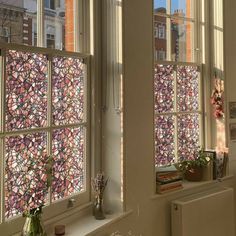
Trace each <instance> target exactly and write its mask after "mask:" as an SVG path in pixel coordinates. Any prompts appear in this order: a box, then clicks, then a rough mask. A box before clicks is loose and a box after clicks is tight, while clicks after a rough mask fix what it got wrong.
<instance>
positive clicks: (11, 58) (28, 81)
mask: <svg viewBox="0 0 236 236" xmlns="http://www.w3.org/2000/svg"><path fill="white" fill-rule="evenodd" d="M46 93H47V57H46V56H45V55H43V54H38V53H29V52H19V51H14V50H9V51H8V52H7V55H6V130H8V131H12V130H19V129H28V128H35V127H44V126H45V125H46V122H47V99H46Z"/></svg>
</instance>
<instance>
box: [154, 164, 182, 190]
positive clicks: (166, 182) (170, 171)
mask: <svg viewBox="0 0 236 236" xmlns="http://www.w3.org/2000/svg"><path fill="white" fill-rule="evenodd" d="M182 183H183V177H182V173H181V172H179V171H178V170H177V169H176V168H175V167H174V166H170V167H161V168H160V167H159V168H157V171H156V187H157V193H167V192H170V191H173V190H177V189H181V188H183V184H182Z"/></svg>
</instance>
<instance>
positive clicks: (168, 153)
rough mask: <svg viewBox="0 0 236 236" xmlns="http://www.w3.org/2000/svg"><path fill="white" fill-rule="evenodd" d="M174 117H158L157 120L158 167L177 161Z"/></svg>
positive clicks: (156, 152) (156, 149)
mask: <svg viewBox="0 0 236 236" xmlns="http://www.w3.org/2000/svg"><path fill="white" fill-rule="evenodd" d="M174 130H175V127H174V116H169V115H166V116H157V117H156V119H155V161H156V163H155V164H156V165H158V166H164V165H167V164H171V163H173V162H174V159H175V153H174V151H175V146H174Z"/></svg>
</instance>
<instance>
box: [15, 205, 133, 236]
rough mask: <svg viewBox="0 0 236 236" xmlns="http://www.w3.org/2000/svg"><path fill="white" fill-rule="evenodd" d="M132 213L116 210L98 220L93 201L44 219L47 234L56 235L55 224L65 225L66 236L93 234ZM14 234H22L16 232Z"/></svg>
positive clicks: (88, 235)
mask: <svg viewBox="0 0 236 236" xmlns="http://www.w3.org/2000/svg"><path fill="white" fill-rule="evenodd" d="M131 213H132V210H130V211H127V212H115V213H112V214H106V218H105V219H104V220H96V219H95V218H94V216H93V215H92V203H88V204H85V205H84V206H82V207H79V208H77V209H74V210H72V212H71V213H67V214H62V215H59V216H57V217H55V218H52V219H50V220H47V221H44V225H45V229H46V233H47V236H54V235H55V234H54V227H55V225H65V232H66V233H65V236H67V235H68V236H92V235H96V233H98V232H100V231H101V230H103V229H104V227H107V226H109V225H110V224H112V223H114V222H117V221H119V220H121V219H123V218H124V217H127V216H128V215H130V214H131ZM12 236H21V233H20V232H19V233H16V234H14V235H12Z"/></svg>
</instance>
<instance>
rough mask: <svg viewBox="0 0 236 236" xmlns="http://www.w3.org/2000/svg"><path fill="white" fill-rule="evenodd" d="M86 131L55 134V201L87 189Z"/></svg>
mask: <svg viewBox="0 0 236 236" xmlns="http://www.w3.org/2000/svg"><path fill="white" fill-rule="evenodd" d="M84 138H85V134H84V129H83V128H81V127H79V128H64V129H57V130H55V131H54V132H53V145H52V150H53V158H54V165H53V182H52V195H53V200H58V199H61V198H64V197H68V196H70V195H72V194H74V193H78V192H81V191H83V190H84V189H85V186H84V179H85V176H84V175H85V173H84V170H85V159H84V158H85V156H84V148H85V142H84Z"/></svg>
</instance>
